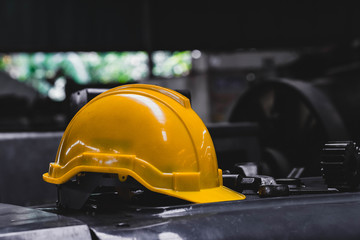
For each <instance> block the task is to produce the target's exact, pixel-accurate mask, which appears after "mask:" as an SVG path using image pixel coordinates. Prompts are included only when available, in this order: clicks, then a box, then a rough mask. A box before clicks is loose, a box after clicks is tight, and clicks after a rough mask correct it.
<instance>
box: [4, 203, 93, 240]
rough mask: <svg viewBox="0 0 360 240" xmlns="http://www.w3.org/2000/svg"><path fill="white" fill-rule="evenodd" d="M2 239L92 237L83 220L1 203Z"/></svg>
mask: <svg viewBox="0 0 360 240" xmlns="http://www.w3.org/2000/svg"><path fill="white" fill-rule="evenodd" d="M0 239H24V240H26V239H44V240H45V239H46V240H48V239H84V240H86V239H91V235H90V230H89V228H88V227H87V226H86V225H85V224H83V223H82V222H80V221H78V220H76V219H73V218H67V217H63V216H59V215H56V214H53V213H48V212H44V211H40V210H36V209H30V208H24V207H19V206H14V205H9V204H2V203H0Z"/></svg>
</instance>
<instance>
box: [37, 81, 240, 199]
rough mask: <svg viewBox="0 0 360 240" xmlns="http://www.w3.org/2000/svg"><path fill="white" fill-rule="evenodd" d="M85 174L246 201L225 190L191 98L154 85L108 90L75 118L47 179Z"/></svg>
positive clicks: (184, 195) (185, 195)
mask: <svg viewBox="0 0 360 240" xmlns="http://www.w3.org/2000/svg"><path fill="white" fill-rule="evenodd" d="M80 172H100V173H115V174H118V176H119V179H120V181H125V180H126V178H127V176H131V177H133V178H135V179H136V180H137V181H138V182H140V183H141V184H142V185H144V186H145V187H146V188H148V189H149V190H151V191H154V192H158V193H162V194H167V195H170V196H174V197H178V198H181V199H185V200H188V201H191V202H196V203H206V202H218V201H230V200H241V199H245V196H244V195H242V194H239V193H237V192H234V191H232V190H230V189H228V188H226V187H223V185H222V172H221V170H220V169H218V166H217V159H216V154H215V149H214V145H213V142H212V139H211V137H210V134H209V132H208V130H207V128H206V127H205V125H204V123H203V122H202V121H201V119H200V118H199V116H198V115H197V114H196V113H195V112H194V111H193V110H192V109H191V105H190V102H189V99H187V98H186V97H184V96H183V95H181V94H179V93H178V92H175V91H172V90H169V89H166V88H162V87H158V86H153V85H143V84H133V85H125V86H121V87H117V88H114V89H111V90H109V91H106V92H105V93H103V94H100V95H99V96H97V97H96V98H94V99H93V100H92V101H90V102H89V103H88V104H86V105H85V106H84V107H83V108H82V109H81V110H80V111H79V112H78V113H77V114H76V115H75V117H74V118H73V119H72V121H71V122H70V123H69V125H68V127H67V129H66V130H65V132H64V135H63V137H62V139H61V143H60V146H59V149H58V153H57V156H56V160H55V163H50V168H49V172H48V173H45V174H44V175H43V179H44V180H45V181H46V182H49V183H53V184H62V183H65V182H67V181H68V180H69V179H70V178H72V177H73V176H75V175H76V174H78V173H80Z"/></svg>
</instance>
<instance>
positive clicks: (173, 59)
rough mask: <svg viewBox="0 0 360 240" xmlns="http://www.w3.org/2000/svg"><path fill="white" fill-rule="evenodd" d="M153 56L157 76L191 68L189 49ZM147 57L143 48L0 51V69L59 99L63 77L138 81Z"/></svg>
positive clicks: (182, 72)
mask: <svg viewBox="0 0 360 240" xmlns="http://www.w3.org/2000/svg"><path fill="white" fill-rule="evenodd" d="M152 60H153V62H154V68H153V74H154V76H158V77H166V78H168V77H177V76H183V75H187V74H188V73H189V71H190V69H191V55H190V52H189V51H185V52H174V53H171V52H164V51H158V52H154V53H153V55H152ZM148 61H149V57H148V54H147V53H146V52H103V53H101V52H58V53H42V52H38V53H13V54H3V55H0V70H3V71H6V72H8V73H9V74H10V76H11V77H13V78H15V79H17V80H19V81H22V82H25V83H27V84H29V85H31V86H33V87H34V88H35V89H37V90H38V91H39V92H40V93H42V94H44V95H48V96H49V97H50V98H53V99H54V100H59V101H60V100H63V99H64V97H65V96H64V94H63V93H60V91H62V92H64V86H65V84H66V79H72V80H73V81H74V82H76V83H78V84H88V83H114V82H119V83H126V82H129V81H131V80H135V81H139V80H142V79H145V78H147V77H148V76H149V67H148Z"/></svg>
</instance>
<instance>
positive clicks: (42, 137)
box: [0, 132, 62, 205]
mask: <svg viewBox="0 0 360 240" xmlns="http://www.w3.org/2000/svg"><path fill="white" fill-rule="evenodd" d="M61 136H62V132H47V133H25V132H24V133H0V154H1V159H0V162H1V167H0V202H2V203H11V204H17V205H31V204H44V203H50V202H55V200H56V187H55V185H53V184H49V183H46V182H44V181H43V180H42V174H44V173H45V172H47V171H48V168H49V163H50V162H54V161H55V155H56V151H57V148H58V146H59V143H60V138H61Z"/></svg>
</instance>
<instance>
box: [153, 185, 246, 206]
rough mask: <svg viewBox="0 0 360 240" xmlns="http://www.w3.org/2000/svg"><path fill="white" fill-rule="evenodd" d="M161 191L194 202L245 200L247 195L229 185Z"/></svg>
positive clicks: (160, 191)
mask: <svg viewBox="0 0 360 240" xmlns="http://www.w3.org/2000/svg"><path fill="white" fill-rule="evenodd" d="M157 192H159V193H163V194H167V195H170V196H173V197H177V198H180V199H183V200H186V201H189V202H194V203H210V202H225V201H236V200H244V199H245V198H246V197H245V195H243V194H241V193H238V192H235V191H233V190H231V189H229V188H227V187H224V186H220V187H215V188H207V189H201V190H200V191H181V192H180V191H174V190H168V189H161V190H159V191H157Z"/></svg>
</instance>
